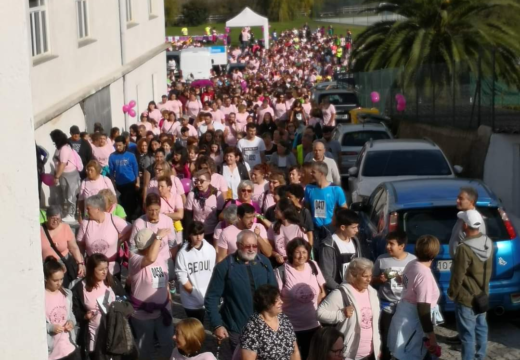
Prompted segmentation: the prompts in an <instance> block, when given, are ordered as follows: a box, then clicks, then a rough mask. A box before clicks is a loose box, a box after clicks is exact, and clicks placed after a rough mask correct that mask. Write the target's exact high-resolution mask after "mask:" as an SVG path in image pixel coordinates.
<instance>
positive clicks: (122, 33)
mask: <svg viewBox="0 0 520 360" xmlns="http://www.w3.org/2000/svg"><path fill="white" fill-rule="evenodd" d="M123 1H124V0H118V5H119V45H120V47H121V66H124V65H125V64H126V4H124V5H123ZM123 100H124V104H119V105H116V106H123V105H125V104H128V102H129V100H128V91H127V84H126V75H123ZM112 106H114V104H112ZM129 128H130V118H129V115H128V114H125V130H126V131H128V129H129Z"/></svg>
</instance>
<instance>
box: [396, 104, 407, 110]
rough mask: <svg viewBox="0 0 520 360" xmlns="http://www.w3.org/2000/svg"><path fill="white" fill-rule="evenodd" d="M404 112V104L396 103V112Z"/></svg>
mask: <svg viewBox="0 0 520 360" xmlns="http://www.w3.org/2000/svg"><path fill="white" fill-rule="evenodd" d="M405 110H406V103H403V102H398V103H397V111H399V112H403V111H405Z"/></svg>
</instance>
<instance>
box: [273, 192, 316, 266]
mask: <svg viewBox="0 0 520 360" xmlns="http://www.w3.org/2000/svg"><path fill="white" fill-rule="evenodd" d="M274 214H275V217H276V219H277V220H276V222H274V223H273V224H271V226H270V227H269V230H268V232H267V238H268V239H269V241H270V242H271V243H272V244H274V251H273V256H274V258H275V259H276V262H278V263H279V264H283V263H284V262H285V260H286V259H287V252H286V250H285V249H286V247H287V244H288V243H289V241H291V240H292V239H294V238H302V239H304V240H305V241H307V242H308V241H309V239H308V238H307V234H306V230H305V229H304V228H303V227H302V225H301V217H300V214H298V211H297V210H296V207H295V206H294V205H293V203H292V201H291V200H289V199H287V198H284V199H280V201H279V202H278V203H277V204H276V206H275V208H274Z"/></svg>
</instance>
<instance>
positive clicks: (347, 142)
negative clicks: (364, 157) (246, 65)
mask: <svg viewBox="0 0 520 360" xmlns="http://www.w3.org/2000/svg"><path fill="white" fill-rule="evenodd" d="M370 139H372V140H383V139H390V136H388V134H387V133H386V132H385V131H356V132H348V133H345V134H343V138H342V139H341V146H363V145H365V143H366V142H367V141H369V140H370Z"/></svg>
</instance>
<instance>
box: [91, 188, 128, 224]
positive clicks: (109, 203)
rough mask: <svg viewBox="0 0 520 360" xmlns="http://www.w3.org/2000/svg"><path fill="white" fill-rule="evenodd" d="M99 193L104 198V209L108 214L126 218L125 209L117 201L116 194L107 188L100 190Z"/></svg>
mask: <svg viewBox="0 0 520 360" xmlns="http://www.w3.org/2000/svg"><path fill="white" fill-rule="evenodd" d="M98 194H99V195H101V196H103V198H104V199H105V205H106V208H105V211H106V212H107V213H109V214H112V215H114V216H117V217H118V218H121V219H123V220H126V212H125V209H124V208H123V207H122V206H121V205H120V204H118V203H117V197H116V195H115V194H114V193H113V192H112V191H111V190H109V189H103V190H100V191H99V193H98Z"/></svg>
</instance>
